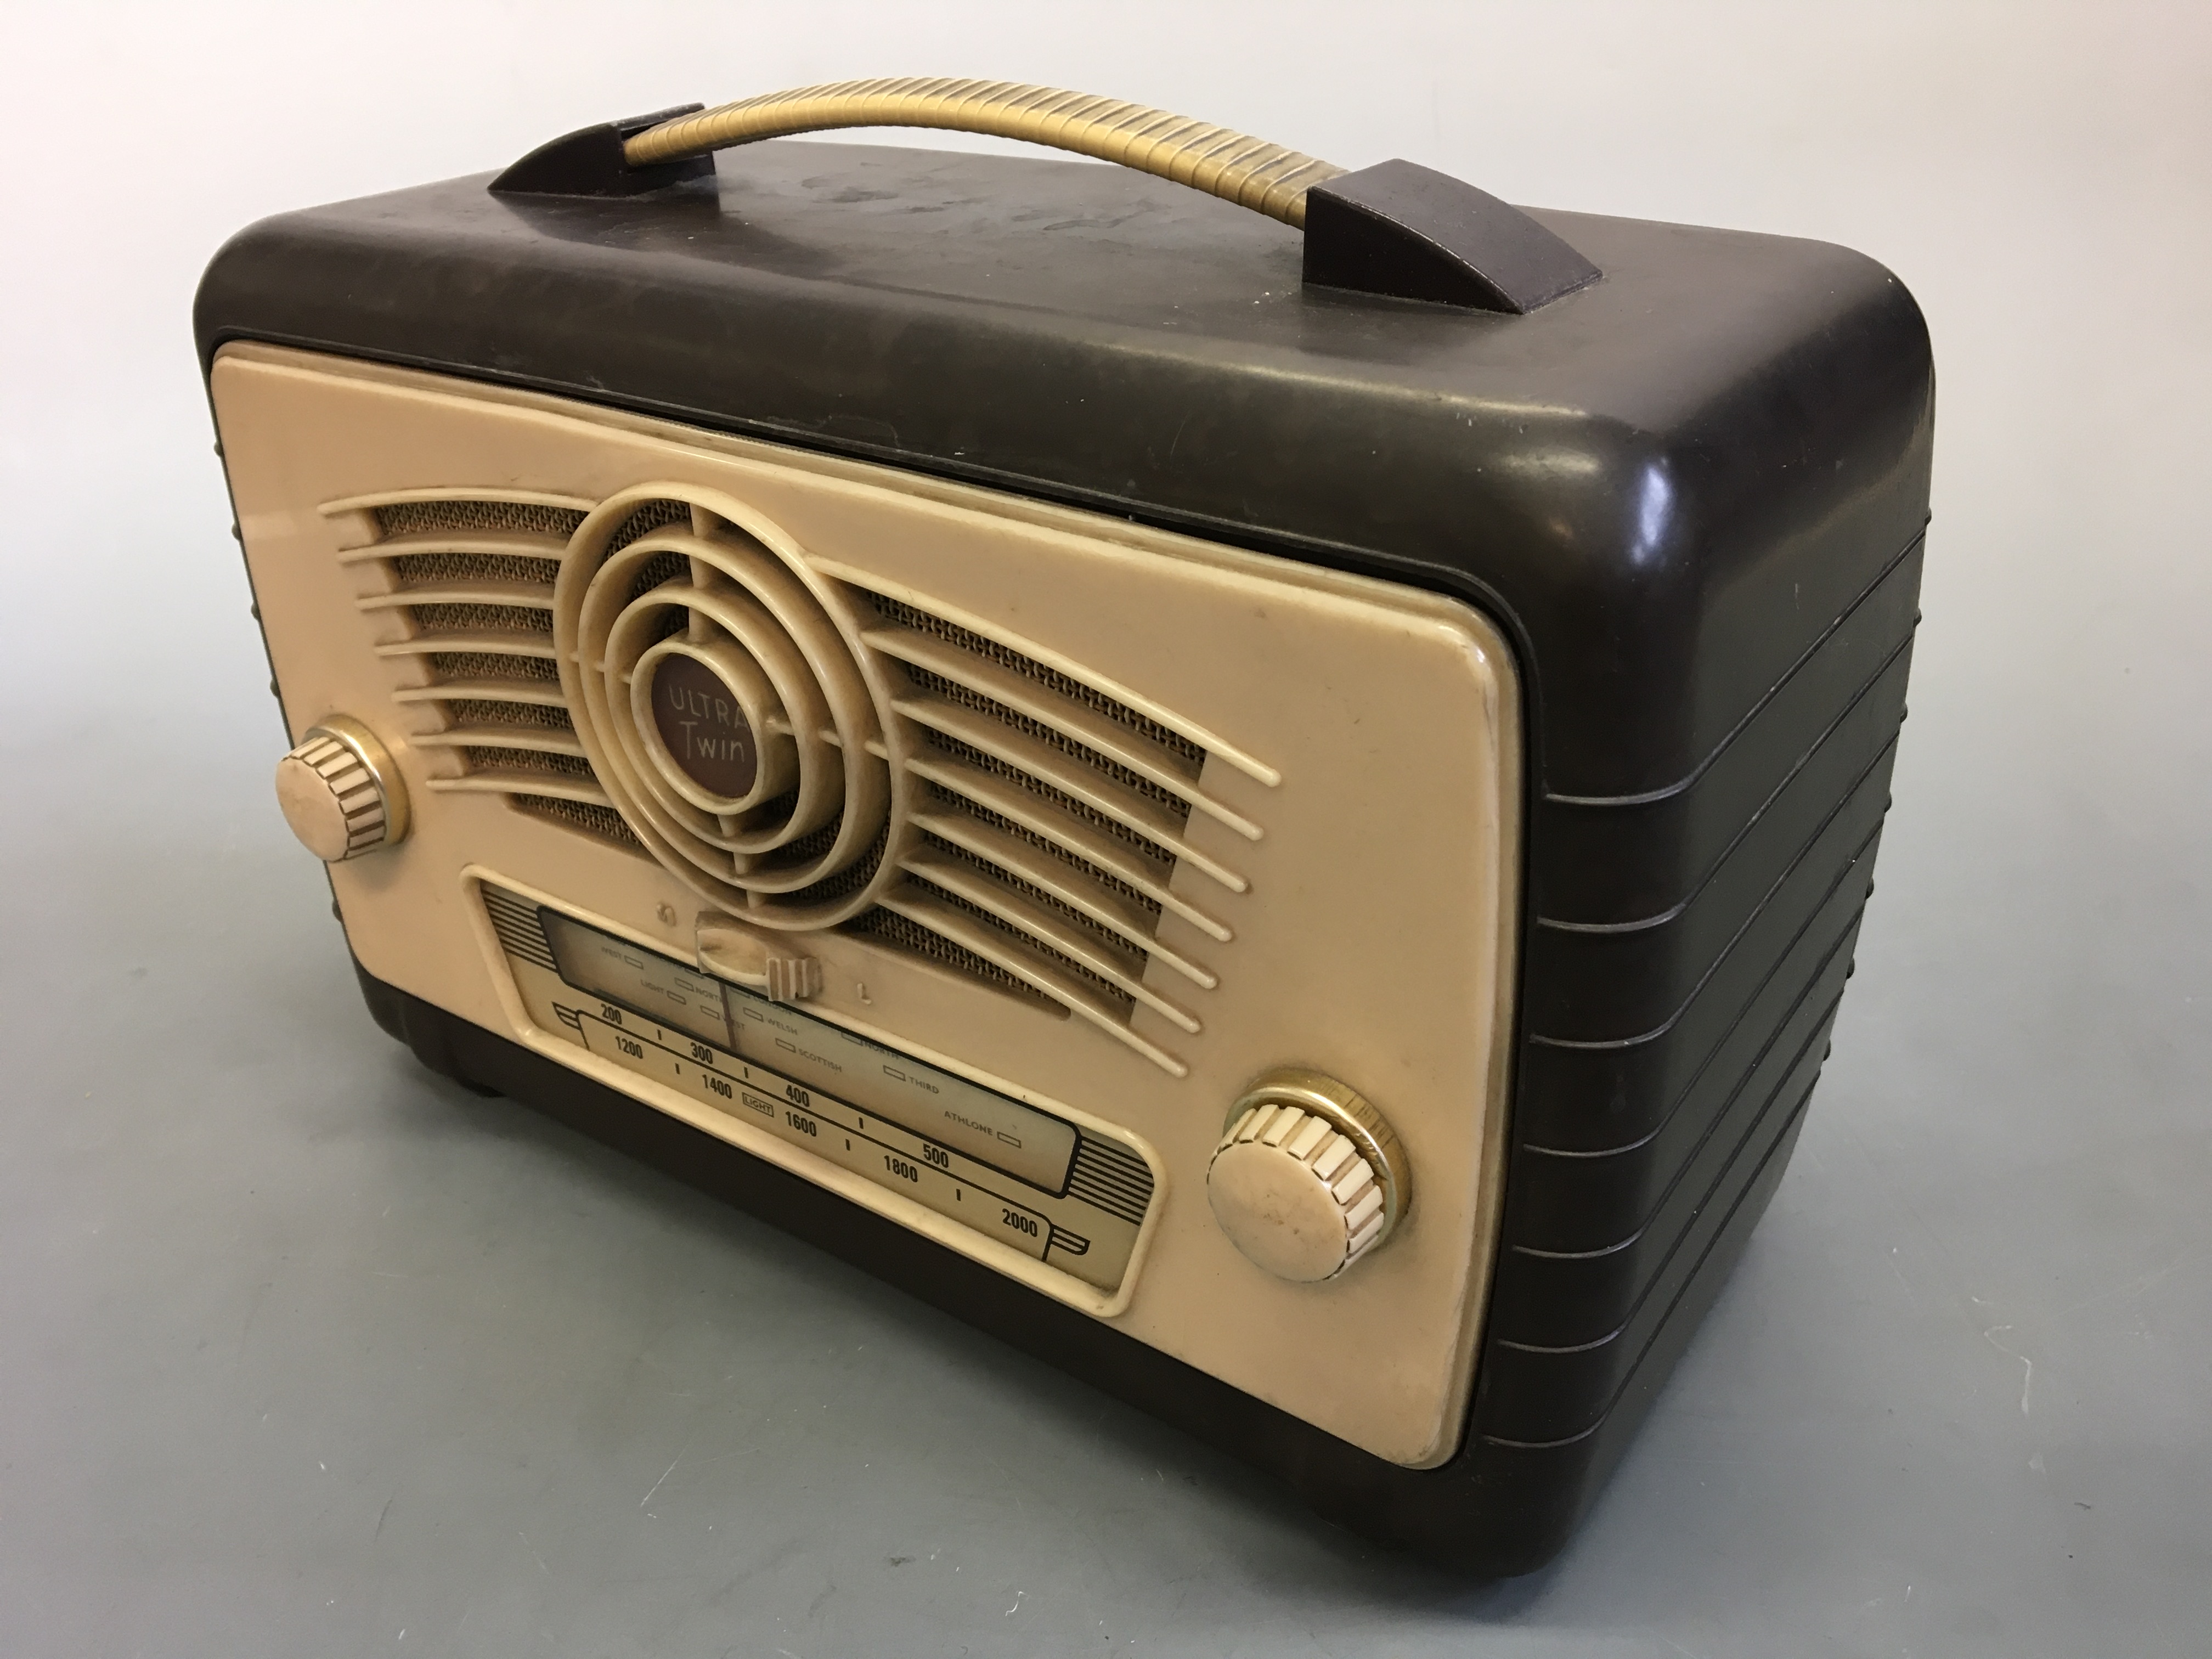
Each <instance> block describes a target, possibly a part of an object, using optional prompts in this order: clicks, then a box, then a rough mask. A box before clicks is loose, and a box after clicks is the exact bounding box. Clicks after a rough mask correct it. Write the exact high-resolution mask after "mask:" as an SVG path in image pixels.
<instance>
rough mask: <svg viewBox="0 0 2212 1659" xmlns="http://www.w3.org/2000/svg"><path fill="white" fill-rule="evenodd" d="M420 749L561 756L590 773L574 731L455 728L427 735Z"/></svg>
mask: <svg viewBox="0 0 2212 1659" xmlns="http://www.w3.org/2000/svg"><path fill="white" fill-rule="evenodd" d="M415 746H416V748H418V749H465V750H469V751H470V752H471V755H472V756H473V755H475V754H477V752H479V751H482V752H490V751H491V750H499V749H504V750H524V751H528V752H531V753H534V754H538V755H543V756H560V757H563V758H567V759H573V760H576V761H579V762H582V763H583V764H584V766H585V768H586V770H587V771H588V769H589V768H590V765H591V763H590V762H589V761H586V760H585V759H584V745H583V744H581V743H580V742H578V741H577V738H576V734H575V732H574V730H573V729H570V730H563V729H562V728H561V727H558V726H519V725H518V726H448V727H447V729H446V730H445V731H443V732H424V733H423V734H422V736H420V737H418V738H416V739H415Z"/></svg>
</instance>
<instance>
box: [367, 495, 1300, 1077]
mask: <svg viewBox="0 0 2212 1659" xmlns="http://www.w3.org/2000/svg"><path fill="white" fill-rule="evenodd" d="M341 507H343V508H346V509H362V508H367V509H368V511H369V513H370V515H371V518H372V520H373V521H374V526H375V529H376V531H377V532H378V535H377V539H376V540H375V541H374V543H372V544H370V545H368V546H365V547H362V548H359V549H356V550H350V551H349V552H347V553H345V554H343V555H342V557H343V558H344V559H345V560H346V561H347V562H350V563H360V564H362V565H364V566H367V567H371V568H375V569H377V570H379V571H380V573H381V574H382V578H383V581H382V585H381V586H380V591H378V592H374V593H371V594H368V595H366V596H364V597H363V598H362V599H361V600H360V601H359V603H360V605H361V607H362V610H363V611H367V612H369V613H371V614H372V615H374V616H375V617H379V618H380V619H389V618H396V619H398V620H400V621H402V622H403V623H404V624H405V628H406V632H405V634H404V637H402V638H399V639H397V640H389V641H385V642H384V643H381V644H380V645H379V646H378V647H377V649H378V650H379V651H380V653H382V654H384V655H386V656H388V657H392V658H393V659H399V660H402V661H404V662H408V663H411V664H413V665H416V676H417V677H418V678H419V679H420V680H421V682H422V683H420V684H411V685H405V686H402V687H401V688H399V689H398V690H396V691H395V693H394V696H395V700H396V701H398V702H400V703H402V704H403V705H407V706H410V708H412V709H413V711H414V712H415V714H416V716H417V719H418V721H419V719H420V717H421V716H422V714H431V715H435V716H436V717H439V718H440V719H441V720H442V722H443V724H442V726H441V729H439V730H436V731H434V732H419V733H418V734H417V735H416V737H415V738H414V739H413V741H414V742H415V743H416V745H417V746H418V747H422V748H428V749H434V750H435V749H443V750H447V751H449V752H451V753H453V755H454V756H455V757H456V759H457V760H458V762H459V764H460V767H461V769H460V770H459V772H458V774H457V775H452V776H447V777H440V778H434V779H432V780H431V781H430V788H431V790H432V791H433V792H434V793H496V794H501V795H504V796H506V797H507V798H508V799H511V800H513V802H514V804H515V805H518V806H520V807H521V808H523V809H524V810H526V811H531V812H533V813H535V814H536V815H538V816H539V817H544V818H547V819H549V820H550V821H552V822H555V823H561V824H562V825H563V826H564V827H567V828H569V829H577V830H581V831H583V832H586V833H588V834H592V835H595V836H599V837H600V838H601V839H603V840H605V841H608V842H613V843H614V844H616V845H617V846H621V847H623V848H625V849H627V850H629V851H632V852H637V853H643V854H649V855H650V856H652V857H653V858H654V859H656V860H659V862H660V863H661V864H662V865H664V866H665V867H666V868H667V869H668V870H670V871H671V872H672V873H674V874H675V875H676V876H678V878H680V879H682V880H683V881H684V883H685V884H687V885H689V886H690V888H691V890H693V891H694V892H695V893H696V894H698V895H699V896H701V897H702V899H704V900H705V901H707V902H708V903H709V904H710V905H712V906H713V907H714V908H717V909H720V910H723V911H726V912H727V913H729V914H731V915H736V916H738V917H740V918H742V919H744V921H748V922H751V923H753V924H755V925H757V926H762V927H771V928H777V929H782V930H785V931H793V932H800V931H808V930H817V929H823V928H831V927H835V928H838V929H840V930H841V931H842V932H844V933H848V934H850V935H853V936H854V938H855V939H864V940H866V942H867V943H868V944H869V945H870V946H871V947H872V948H873V949H878V950H884V951H899V952H901V953H902V954H904V955H906V956H908V957H919V958H921V959H922V960H925V961H928V962H930V963H933V964H935V966H936V967H938V968H939V969H942V970H945V971H948V972H951V973H954V974H957V975H960V976H961V977H963V978H964V979H967V980H969V981H971V982H973V983H976V984H980V985H983V986H986V987H989V988H991V989H993V990H994V991H998V992H1000V993H1002V994H1008V995H1011V996H1013V997H1016V998H1018V999H1020V1000H1024V1001H1025V1002H1027V1003H1028V1004H1030V1006H1034V1007H1036V1008H1037V1009H1038V1010H1039V1011H1040V1012H1047V1013H1050V1014H1054V1015H1059V1016H1062V1017H1066V1016H1073V1017H1075V1018H1079V1019H1081V1020H1082V1021H1084V1022H1085V1023H1086V1024H1090V1025H1092V1026H1094V1027H1097V1029H1099V1030H1102V1031H1104V1032H1106V1033H1107V1034H1109V1035H1110V1036H1113V1037H1115V1039H1116V1040H1117V1041H1119V1042H1124V1043H1127V1045H1129V1046H1130V1047H1131V1048H1134V1049H1136V1050H1137V1051H1138V1052H1139V1053H1141V1054H1145V1055H1146V1057H1147V1058H1148V1059H1150V1060H1152V1061H1153V1062H1154V1063H1156V1064H1158V1065H1159V1066H1163V1067H1164V1068H1165V1069H1166V1070H1168V1071H1170V1072H1173V1073H1177V1074H1181V1073H1182V1072H1184V1071H1185V1070H1186V1069H1187V1067H1186V1066H1185V1065H1184V1063H1183V1062H1182V1060H1181V1059H1179V1058H1178V1057H1177V1056H1176V1054H1174V1053H1173V1052H1171V1051H1170V1048H1167V1047H1164V1046H1163V1044H1162V1043H1161V1042H1158V1041H1155V1040H1154V1038H1153V1036H1151V1035H1147V1033H1148V1032H1152V1033H1160V1034H1163V1035H1165V1034H1167V1033H1168V1032H1170V1031H1180V1032H1182V1033H1183V1034H1185V1035H1186V1036H1194V1035H1196V1034H1197V1033H1198V1032H1199V1031H1200V1030H1201V1029H1202V1024H1203V1021H1202V1018H1201V1013H1202V1005H1203V998H1204V994H1205V993H1206V992H1207V991H1210V990H1211V989H1212V988H1213V987H1215V986H1216V985H1217V984H1218V977H1217V975H1216V974H1215V972H1214V970H1213V969H1212V967H1211V966H1209V965H1208V964H1207V963H1206V961H1205V960H1204V957H1205V956H1206V955H1207V954H1210V952H1211V947H1212V946H1213V945H1223V944H1226V943H1227V942H1228V940H1229V939H1230V938H1231V929H1230V927H1229V926H1228V923H1227V922H1226V921H1225V920H1224V919H1223V915H1222V914H1221V912H1222V910H1223V908H1224V907H1223V905H1222V903H1221V902H1219V901H1220V899H1221V897H1222V896H1226V895H1232V894H1236V893H1241V892H1243V891H1244V890H1245V888H1246V885H1247V884H1246V882H1245V880H1244V878H1243V876H1242V875H1241V874H1240V873H1239V872H1237V870H1236V869H1235V868H1233V867H1232V866H1231V865H1230V864H1228V863H1225V862H1224V861H1223V860H1220V859H1219V858H1218V857H1216V856H1212V855H1209V854H1207V853H1206V852H1205V851H1202V850H1201V849H1200V847H1199V846H1196V845H1194V844H1193V842H1192V841H1191V839H1190V837H1189V834H1188V831H1189V829H1190V825H1191V820H1192V818H1193V817H1194V814H1204V815H1205V816H1206V817H1209V818H1210V819H1212V820H1213V821H1214V822H1216V823H1219V824H1223V825H1225V826H1227V827H1228V828H1229V829H1231V830H1232V831H1234V832H1236V833H1237V835H1239V836H1243V837H1246V838H1251V839H1256V838H1257V836H1258V835H1259V833H1260V830H1259V826H1258V825H1256V824H1255V823H1251V822H1249V820H1248V819H1246V818H1244V817H1242V816H1240V815H1239V814H1238V813H1237V812H1236V811H1234V810H1233V809H1231V807H1229V806H1228V805H1226V804H1225V803H1224V802H1223V801H1221V800H1219V799H1217V798H1215V797H1214V796H1213V795H1212V793H1210V792H1208V791H1207V790H1206V788H1205V787H1203V784H1202V778H1203V776H1204V774H1205V771H1206V766H1207V763H1208V761H1209V757H1210V755H1211V753H1212V750H1210V748H1209V745H1208V744H1207V743H1206V742H1205V741H1203V740H1202V739H1203V736H1204V734H1203V733H1202V732H1200V730H1199V729H1198V728H1196V727H1194V726H1191V725H1190V724H1189V723H1188V722H1187V721H1184V720H1180V719H1177V718H1176V717H1174V716H1171V715H1170V716H1166V717H1164V718H1161V717H1158V716H1157V715H1156V714H1146V713H1144V712H1141V711H1139V710H1138V709H1136V708H1132V707H1130V706H1129V705H1128V704H1127V702H1123V701H1121V699H1119V698H1117V697H1115V696H1113V695H1111V694H1110V693H1109V692H1108V691H1107V690H1103V688H1101V687H1099V686H1097V685H1094V684H1091V683H1089V682H1088V681H1086V680H1085V679H1083V678H1079V676H1078V675H1077V674H1076V673H1073V672H1070V671H1067V670H1066V668H1065V667H1053V666H1049V665H1047V664H1045V663H1043V662H1041V661H1039V660H1037V659H1036V658H1035V657H1033V656H1030V655H1029V654H1027V653H1024V651H1023V650H1022V649H1020V648H1019V647H1018V646H1016V645H1015V644H1013V643H1012V642H1009V641H1004V640H998V639H994V638H990V637H987V636H986V635H982V634H980V633H977V632H975V630H974V629H970V628H969V627H967V626H964V625H963V624H962V623H958V622H956V621H954V620H952V619H951V618H949V617H942V616H940V615H939V614H937V613H936V612H935V611H933V610H931V609H930V608H929V607H928V605H927V601H926V600H923V599H920V598H918V597H917V596H915V595H914V594H911V593H908V592H898V593H896V594H894V593H887V592H874V591H872V589H871V588H869V587H868V586H866V585H865V579H864V578H863V579H862V580H860V582H857V583H856V582H853V581H842V580H830V579H829V578H827V577H824V576H823V575H822V574H819V573H817V571H816V570H814V569H813V568H811V566H810V565H809V563H808V562H807V561H806V559H805V555H804V552H803V550H801V549H800V548H799V547H798V546H797V545H796V544H793V542H792V540H791V539H790V538H788V537H787V535H786V534H785V533H784V532H782V531H781V529H780V528H779V527H778V526H776V525H775V524H774V523H772V522H769V520H766V519H764V518H763V517H762V516H761V515H759V514H758V513H756V512H754V511H753V510H751V509H750V507H748V506H747V505H746V504H744V503H743V502H741V501H735V500H732V499H730V498H728V497H726V496H722V495H717V494H715V493H713V492H709V491H703V490H698V489H691V488H690V487H688V486H678V485H670V484H646V485H641V486H639V487H637V488H635V489H628V490H624V491H623V492H621V493H619V494H617V495H612V496H610V497H608V498H606V499H605V500H603V501H598V502H589V501H572V500H570V499H569V498H563V497H550V496H542V495H541V496H532V497H528V498H526V499H515V498H508V499H500V498H498V496H497V495H496V494H495V492H491V491H483V492H474V493H471V495H468V496H467V497H465V498H461V497H454V498H452V499H436V500H422V499H406V500H397V499H394V500H390V501H383V502H362V501H348V502H343V503H334V504H332V507H331V508H330V509H326V510H331V511H335V510H337V509H339V508H341ZM844 568H847V569H849V568H850V567H849V566H847V567H844ZM1237 763H1238V764H1240V765H1247V766H1249V763H1247V762H1244V761H1242V760H1239V761H1238V762H1237ZM1212 844H1214V845H1218V844H1220V842H1219V841H1218V838H1216V839H1215V840H1214V842H1212ZM1179 878H1180V879H1179ZM1163 932H1166V933H1168V934H1169V935H1170V937H1169V938H1163V937H1162V936H1161V935H1162V933H1163ZM1139 1011H1144V1012H1145V1013H1146V1014H1147V1015H1150V1016H1156V1017H1157V1019H1153V1018H1142V1019H1140V1018H1139ZM1163 1023H1164V1024H1163ZM1173 1040H1174V1039H1173V1038H1172V1037H1171V1036H1170V1041H1173Z"/></svg>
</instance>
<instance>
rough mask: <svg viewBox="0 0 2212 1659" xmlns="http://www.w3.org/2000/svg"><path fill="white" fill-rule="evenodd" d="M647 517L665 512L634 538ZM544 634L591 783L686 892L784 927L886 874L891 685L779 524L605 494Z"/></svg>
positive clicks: (862, 902)
mask: <svg viewBox="0 0 2212 1659" xmlns="http://www.w3.org/2000/svg"><path fill="white" fill-rule="evenodd" d="M664 501H674V502H676V503H677V504H678V505H680V506H682V507H684V508H686V509H688V510H687V511H686V512H685V513H684V515H683V517H682V518H681V519H679V518H677V517H676V516H674V515H673V514H672V513H669V512H668V511H667V509H666V508H664V507H662V506H661V503H662V502H664ZM641 518H642V519H646V520H659V522H657V523H649V524H648V526H647V527H646V528H645V529H644V531H643V533H637V531H636V529H635V524H636V521H637V520H640V519H641ZM553 641H554V646H555V649H556V652H557V653H558V661H559V662H560V665H561V684H562V690H563V691H564V692H565V693H567V695H568V713H569V718H570V719H571V720H574V722H575V724H576V732H577V736H578V737H579V738H580V739H581V740H582V742H583V745H584V750H585V753H586V755H588V756H589V757H590V758H591V762H592V767H593V769H595V770H596V771H597V772H598V774H599V781H600V784H601V786H602V787H604V788H605V790H606V792H607V794H608V796H609V798H610V799H611V801H612V803H613V805H614V806H615V808H616V810H617V811H619V812H621V814H622V815H623V817H624V818H625V819H627V820H628V821H629V824H630V826H631V828H632V829H634V830H635V831H636V833H637V835H638V836H639V838H640V839H641V840H642V841H643V842H645V844H646V846H647V848H650V849H651V850H652V852H653V854H654V855H655V856H656V857H657V858H659V860H660V861H661V862H662V863H663V864H665V865H666V866H668V867H669V868H670V869H671V870H672V871H674V872H675V873H676V874H677V875H678V876H679V877H681V878H683V879H684V881H685V882H686V883H687V884H689V885H690V887H691V889H692V890H694V891H695V892H696V893H698V894H700V895H701V896H702V897H704V898H706V899H708V901H709V902H713V903H714V904H716V905H719V906H720V907H721V908H724V909H726V910H729V911H731V912H732V913H733V914H735V915H740V916H742V917H744V919H745V920H746V921H750V922H753V923H756V924H757V925H759V926H762V927H776V928H784V929H792V930H797V929H803V928H814V927H834V926H835V925H836V924H837V923H838V922H841V921H848V920H850V919H851V918H852V917H854V916H855V915H859V914H860V912H861V911H863V910H865V909H866V908H868V906H869V905H870V904H872V902H874V901H875V898H876V896H877V895H878V892H880V891H881V890H882V889H883V888H884V886H885V885H887V884H889V883H890V881H891V880H892V879H894V878H896V874H897V871H896V866H893V865H891V864H890V862H888V861H887V860H885V858H884V853H885V852H886V851H887V850H888V842H886V841H885V839H884V836H883V833H882V832H883V831H884V828H885V826H886V825H887V823H889V822H890V815H891V800H892V796H893V793H894V792H895V791H896V793H905V792H906V790H907V789H908V787H910V786H909V785H908V783H907V782H906V780H905V774H904V771H903V768H902V767H901V766H900V765H899V764H898V763H900V762H901V761H902V760H903V758H904V757H903V756H902V754H900V753H898V752H896V745H897V744H898V732H897V731H896V728H892V729H891V730H890V732H889V733H888V735H887V729H886V722H885V718H884V716H885V714H886V712H887V708H888V704H889V702H890V687H889V685H888V684H885V683H884V678H883V674H882V671H881V669H880V668H879V667H878V666H877V665H875V664H874V663H873V662H872V660H871V659H870V658H869V657H868V655H867V654H866V653H864V652H863V650H862V649H861V647H860V629H859V627H858V625H857V620H856V619H855V618H854V617H853V616H852V614H851V611H850V609H849V607H848V604H847V602H846V600H845V599H844V596H843V595H842V594H841V593H840V592H837V591H836V589H835V588H834V587H833V586H831V585H830V584H829V583H827V582H825V581H823V580H822V579H820V578H819V577H817V576H816V575H815V574H813V573H812V572H811V571H810V570H809V569H808V568H806V566H805V562H803V561H802V560H801V559H800V557H799V553H798V550H797V549H796V548H795V547H793V546H792V545H790V544H788V542H787V541H786V539H785V538H784V537H783V536H782V534H781V532H780V531H778V530H777V529H776V527H775V526H773V525H770V524H769V523H767V522H766V521H765V520H759V519H757V517H755V516H754V515H752V514H751V513H748V512H747V511H746V509H745V508H744V507H742V506H740V505H739V504H738V503H736V502H734V501H726V500H721V499H699V498H697V497H696V496H688V497H671V495H669V494H668V493H666V492H665V490H662V489H656V488H654V487H652V486H647V487H645V488H643V489H632V490H626V491H623V493H621V494H619V495H614V496H612V497H611V498H610V499H608V500H607V501H604V502H602V503H601V504H600V505H599V507H597V508H596V509H594V510H593V511H592V513H591V514H590V515H589V516H588V517H586V519H585V520H584V521H583V523H582V524H581V525H580V526H577V529H576V532H575V534H574V537H573V538H571V540H570V542H569V545H568V556H567V557H566V559H565V560H564V561H563V562H562V568H561V576H560V580H558V581H557V582H556V583H555V585H554V600H553ZM710 745H711V755H712V763H710V762H709V760H708V758H707V757H708V754H709V752H710V747H709V746H710ZM733 756H736V757H742V759H743V761H744V764H743V765H742V766H740V765H738V763H737V761H736V760H734V759H733V758H732V757H733Z"/></svg>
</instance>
